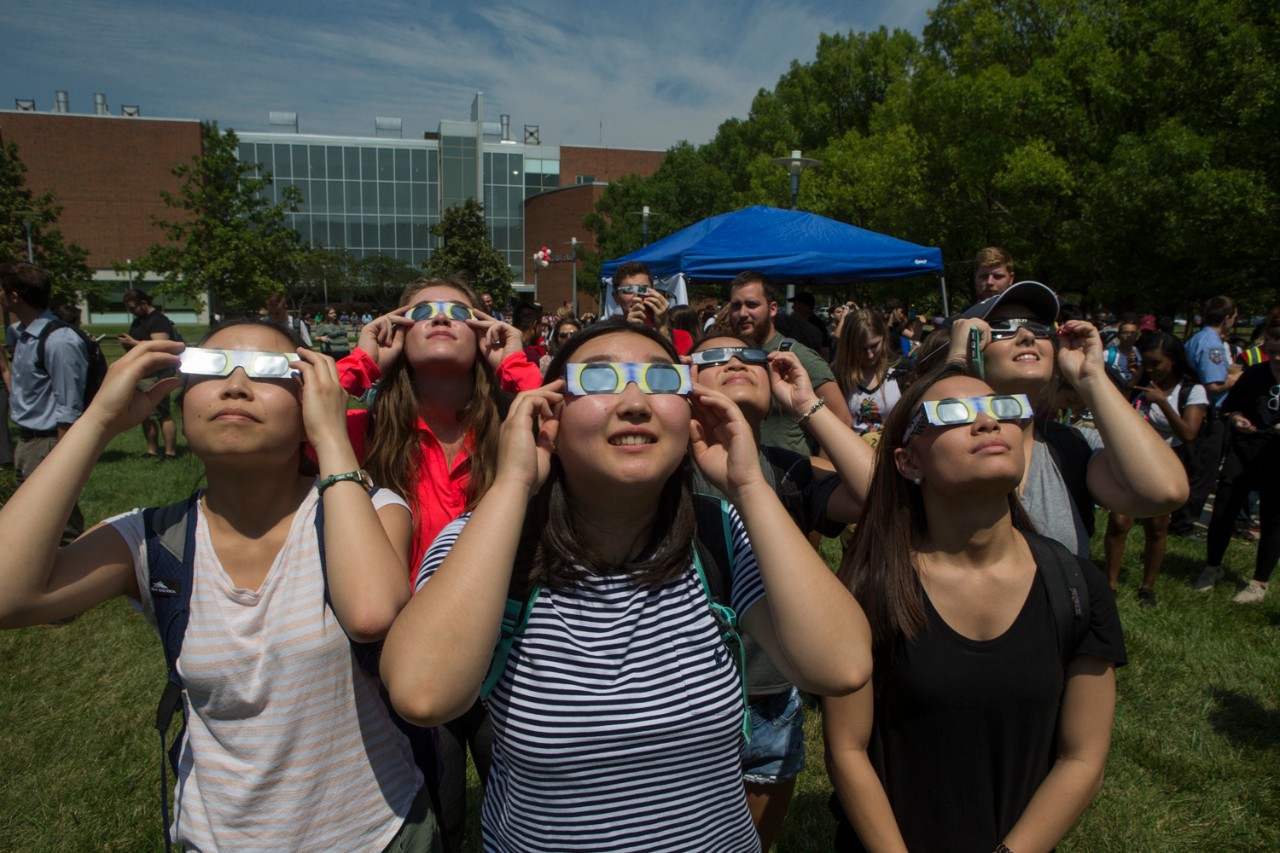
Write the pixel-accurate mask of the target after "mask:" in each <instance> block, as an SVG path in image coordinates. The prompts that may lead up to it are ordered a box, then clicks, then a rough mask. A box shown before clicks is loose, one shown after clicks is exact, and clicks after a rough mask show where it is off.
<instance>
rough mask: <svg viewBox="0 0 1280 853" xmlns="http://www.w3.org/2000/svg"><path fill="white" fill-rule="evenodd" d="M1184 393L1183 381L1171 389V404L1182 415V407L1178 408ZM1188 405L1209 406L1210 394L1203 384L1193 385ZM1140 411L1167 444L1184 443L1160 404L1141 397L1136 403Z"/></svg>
mask: <svg viewBox="0 0 1280 853" xmlns="http://www.w3.org/2000/svg"><path fill="white" fill-rule="evenodd" d="M1181 394H1182V382H1179V383H1178V384H1177V385H1175V386H1173V388H1172V390H1170V391H1169V405H1170V406H1172V407H1173V410H1174V411H1175V412H1177V413H1178V416H1179V417H1181V416H1182V409H1180V408H1178V399H1179V398H1180V396H1181ZM1187 405H1188V406H1206V407H1207V406H1208V405H1209V395H1208V394H1207V393H1205V390H1204V386H1203V385H1193V386H1192V387H1191V390H1190V391H1188V392H1187ZM1135 408H1136V409H1137V410H1138V413H1139V414H1141V415H1142V416H1143V417H1144V418H1146V419H1147V423H1149V424H1151V428H1152V429H1154V430H1155V431H1156V432H1158V433H1160V437H1161V438H1163V439H1164V441H1165V444H1167V445H1169V446H1170V447H1177V446H1179V445H1180V444H1182V441H1181V439H1179V438H1178V437H1177V436H1176V435H1174V434H1173V427H1171V426H1169V419H1168V418H1166V417H1165V415H1164V409H1162V408H1160V407H1159V406H1156V405H1152V403H1151V401H1150V400H1148V399H1147V398H1146V397H1141V398H1139V399H1138V401H1137V403H1136V404H1135Z"/></svg>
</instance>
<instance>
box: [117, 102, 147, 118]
mask: <svg viewBox="0 0 1280 853" xmlns="http://www.w3.org/2000/svg"><path fill="white" fill-rule="evenodd" d="M120 115H122V116H132V117H135V118H136V117H137V116H140V115H142V107H140V106H138V105H137V104H121V105H120Z"/></svg>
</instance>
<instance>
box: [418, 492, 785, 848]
mask: <svg viewBox="0 0 1280 853" xmlns="http://www.w3.org/2000/svg"><path fill="white" fill-rule="evenodd" d="M468 518H469V516H467V515H464V516H462V517H461V518H459V519H457V520H455V521H453V522H451V523H450V524H449V525H448V526H447V527H445V528H444V530H442V531H441V533H440V535H439V536H438V537H437V538H436V541H435V542H434V543H433V544H432V546H431V548H430V549H429V550H428V551H427V554H426V557H425V558H424V559H423V563H422V571H421V572H420V573H419V575H418V589H419V590H420V589H422V587H423V585H424V584H426V583H428V582H429V579H430V578H431V576H432V574H434V572H435V571H436V569H438V568H439V567H440V564H441V563H442V562H443V561H444V558H445V555H446V554H448V552H449V549H450V548H452V547H453V543H454V542H455V541H456V539H457V537H458V534H459V532H460V531H461V530H462V528H463V526H464V525H465V524H466V522H467V519H468ZM731 527H732V538H733V554H734V558H733V559H734V565H735V567H736V568H735V570H734V572H733V589H732V592H731V595H730V599H731V601H732V604H733V608H734V610H735V612H737V613H738V614H739V615H741V614H744V613H745V612H746V611H747V610H748V609H749V608H751V607H752V606H753V605H754V604H756V603H757V602H758V601H759V600H760V599H761V597H762V596H763V595H764V587H763V584H762V582H761V579H760V574H759V569H758V568H757V566H756V560H755V555H754V554H753V553H752V551H751V544H750V542H748V540H747V535H746V530H745V529H744V528H743V527H742V522H741V521H740V520H739V518H738V516H737V513H733V514H732V523H731ZM742 703H743V699H742V682H741V679H740V677H739V675H738V670H737V667H736V664H735V662H734V660H733V658H732V656H731V653H730V651H729V650H728V648H726V646H725V643H724V642H723V641H722V640H721V638H720V632H719V629H718V628H717V626H716V622H715V620H714V619H713V617H712V616H711V613H710V611H709V609H708V606H707V596H706V593H705V592H704V591H703V588H702V585H701V583H700V582H699V581H698V577H697V574H696V573H695V571H694V569H693V568H692V566H690V568H689V569H688V571H686V572H685V573H684V574H683V575H681V576H680V577H677V578H675V579H674V580H672V581H670V582H668V583H666V584H665V585H663V586H662V587H660V588H658V589H650V588H645V587H641V586H638V585H637V584H635V583H633V582H632V581H631V580H630V579H629V578H627V577H626V576H606V577H588V578H586V579H585V580H582V581H579V582H576V583H574V584H573V585H572V586H570V587H568V588H565V589H560V590H550V589H544V590H542V591H541V593H540V594H539V596H538V599H537V601H536V602H535V604H534V606H533V609H532V611H531V612H530V615H529V621H528V623H527V624H526V625H525V627H524V630H523V631H522V632H521V633H520V634H519V635H518V636H517V637H516V638H515V640H514V642H513V643H512V646H511V651H510V655H509V656H508V658H507V665H506V669H505V671H504V672H503V675H502V678H501V680H499V682H498V684H497V686H496V688H495V689H494V691H493V692H492V693H491V694H490V695H489V698H488V699H487V700H486V705H487V707H488V709H489V715H490V717H491V719H492V721H493V732H494V744H493V764H492V767H491V769H490V771H489V780H488V787H487V788H486V790H485V798H484V806H483V809H482V812H481V821H480V822H481V831H482V834H483V836H484V848H485V849H486V850H557V851H593V853H594V852H595V851H606V850H638V849H645V850H708V849H714V850H717V851H758V850H759V849H760V841H759V838H758V836H757V835H756V832H755V830H754V828H753V827H752V824H751V816H750V813H749V812H748V811H747V802H746V797H745V793H744V789H743V785H742V746H743V741H742V732H741V726H742V715H743V704H742Z"/></svg>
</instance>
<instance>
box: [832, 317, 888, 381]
mask: <svg viewBox="0 0 1280 853" xmlns="http://www.w3.org/2000/svg"><path fill="white" fill-rule="evenodd" d="M877 335H879V336H880V340H881V341H882V342H883V343H882V344H881V345H880V357H879V358H878V359H876V363H875V364H874V365H871V366H873V367H874V368H875V374H876V382H875V384H876V385H877V386H879V384H880V383H881V382H884V378H885V376H886V375H888V373H889V367H890V366H891V365H892V364H896V363H897V361H898V357H897V352H896V350H895V348H894V346H893V345H892V344H891V343H890V341H889V325H888V323H886V322H885V319H884V315H883V314H881V313H880V312H879V311H876V310H875V309H873V308H859V309H858V310H856V311H850V312H849V313H848V314H847V315H846V316H845V318H844V324H843V325H841V327H840V341H839V343H838V344H836V360H835V364H833V365H832V372H833V373H835V375H836V382H837V383H838V384H839V385H840V391H841V392H842V393H843V394H844V396H845V397H846V398H847V397H848V396H849V395H850V394H852V393H853V392H854V391H855V390H857V389H858V387H859V386H860V385H861V384H862V368H863V367H864V366H867V365H864V363H863V354H864V353H865V352H866V346H867V341H868V340H869V339H871V338H874V337H876V336H877Z"/></svg>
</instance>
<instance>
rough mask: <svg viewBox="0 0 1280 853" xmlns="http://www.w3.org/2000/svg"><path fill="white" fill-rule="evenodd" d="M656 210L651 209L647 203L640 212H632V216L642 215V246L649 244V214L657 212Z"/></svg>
mask: <svg viewBox="0 0 1280 853" xmlns="http://www.w3.org/2000/svg"><path fill="white" fill-rule="evenodd" d="M655 212H656V211H651V210H649V205H647V204H646V205H645V206H644V207H642V208H640V211H639V212H638V213H637V212H636V211H632V212H631V215H632V216H639V217H640V245H641V246H647V245H649V214H650V213H655Z"/></svg>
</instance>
